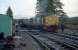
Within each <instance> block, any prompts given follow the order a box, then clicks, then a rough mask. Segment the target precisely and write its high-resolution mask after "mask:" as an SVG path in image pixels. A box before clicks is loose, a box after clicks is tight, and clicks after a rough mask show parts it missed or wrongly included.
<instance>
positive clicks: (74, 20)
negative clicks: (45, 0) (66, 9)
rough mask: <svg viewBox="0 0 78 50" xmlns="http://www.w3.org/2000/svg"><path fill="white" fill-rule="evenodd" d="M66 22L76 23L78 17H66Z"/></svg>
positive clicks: (77, 23) (77, 22)
mask: <svg viewBox="0 0 78 50" xmlns="http://www.w3.org/2000/svg"><path fill="white" fill-rule="evenodd" d="M65 23H66V24H72V25H78V17H72V18H68V19H67V20H66V21H65Z"/></svg>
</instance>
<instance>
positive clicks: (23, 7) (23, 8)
mask: <svg viewBox="0 0 78 50" xmlns="http://www.w3.org/2000/svg"><path fill="white" fill-rule="evenodd" d="M61 2H63V3H64V6H63V8H64V11H65V12H66V13H67V14H68V15H69V16H78V6H77V3H78V0H61ZM8 6H11V8H12V10H13V12H14V16H15V18H24V17H25V16H26V18H29V17H31V16H34V15H35V7H36V0H0V14H5V12H6V10H7V8H8Z"/></svg>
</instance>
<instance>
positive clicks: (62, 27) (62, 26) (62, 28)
mask: <svg viewBox="0 0 78 50" xmlns="http://www.w3.org/2000/svg"><path fill="white" fill-rule="evenodd" d="M61 30H62V32H64V25H63V24H61Z"/></svg>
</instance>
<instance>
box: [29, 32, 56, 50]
mask: <svg viewBox="0 0 78 50" xmlns="http://www.w3.org/2000/svg"><path fill="white" fill-rule="evenodd" d="M28 34H29V35H30V36H31V37H32V38H33V39H35V41H36V42H37V43H39V44H40V46H42V50H55V48H53V47H51V46H49V45H47V44H46V43H44V42H43V41H41V40H39V39H37V38H36V37H35V36H33V35H31V34H30V33H29V32H28Z"/></svg>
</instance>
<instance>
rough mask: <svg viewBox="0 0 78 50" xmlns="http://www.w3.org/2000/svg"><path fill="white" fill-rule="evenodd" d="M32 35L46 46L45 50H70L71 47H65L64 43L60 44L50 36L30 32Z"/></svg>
mask: <svg viewBox="0 0 78 50" xmlns="http://www.w3.org/2000/svg"><path fill="white" fill-rule="evenodd" d="M37 33H38V32H37ZM29 34H30V32H29ZM30 36H32V38H34V39H36V40H37V41H38V43H40V44H41V45H42V46H44V50H69V49H66V48H64V47H63V46H62V44H58V43H57V42H55V41H53V40H51V39H49V38H45V37H44V36H40V35H32V34H30Z"/></svg>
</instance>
